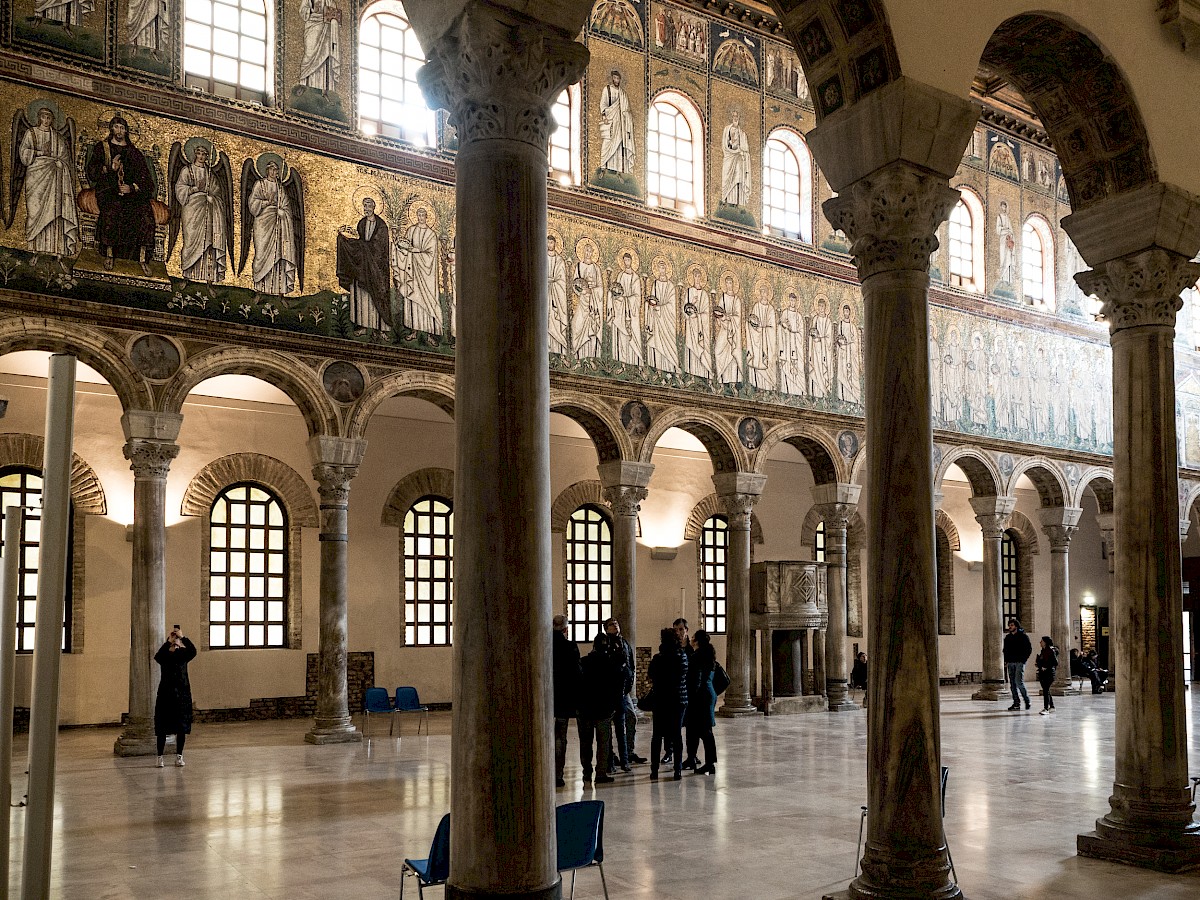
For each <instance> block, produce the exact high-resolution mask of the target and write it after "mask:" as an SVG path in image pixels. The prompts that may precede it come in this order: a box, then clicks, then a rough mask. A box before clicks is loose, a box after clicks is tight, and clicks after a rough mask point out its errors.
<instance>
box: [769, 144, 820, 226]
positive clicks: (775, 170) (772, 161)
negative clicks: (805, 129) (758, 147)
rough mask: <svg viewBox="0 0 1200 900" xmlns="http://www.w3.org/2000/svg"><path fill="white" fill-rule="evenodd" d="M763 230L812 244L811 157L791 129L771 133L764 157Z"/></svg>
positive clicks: (804, 145)
mask: <svg viewBox="0 0 1200 900" xmlns="http://www.w3.org/2000/svg"><path fill="white" fill-rule="evenodd" d="M763 229H764V233H768V234H775V235H779V236H780V237H788V238H795V239H796V240H800V241H804V243H806V244H811V243H812V154H810V153H809V152H808V146H807V145H806V144H805V143H804V139H803V138H801V137H800V135H798V134H796V132H794V131H792V130H791V129H789V128H777V129H775V130H774V131H772V132H771V134H770V136H769V137H768V138H767V146H766V151H765V152H764V153H763Z"/></svg>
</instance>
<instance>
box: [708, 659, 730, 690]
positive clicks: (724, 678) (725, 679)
mask: <svg viewBox="0 0 1200 900" xmlns="http://www.w3.org/2000/svg"><path fill="white" fill-rule="evenodd" d="M712 686H713V690H714V691H716V692H717V693H718V694H723V693H725V689H726V688H728V687H729V673H728V672H726V671H725V669H724V667H722V665H721V664H720V663H714V664H713V674H712Z"/></svg>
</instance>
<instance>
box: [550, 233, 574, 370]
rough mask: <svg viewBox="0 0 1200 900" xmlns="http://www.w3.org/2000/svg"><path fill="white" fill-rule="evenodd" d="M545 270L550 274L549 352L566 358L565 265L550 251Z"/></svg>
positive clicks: (567, 315)
mask: <svg viewBox="0 0 1200 900" xmlns="http://www.w3.org/2000/svg"><path fill="white" fill-rule="evenodd" d="M546 270H547V271H548V272H549V273H550V274H549V285H548V288H549V294H550V352H551V353H557V354H559V355H560V356H566V355H567V354H568V352H569V351H568V348H567V320H568V317H569V315H570V313H569V309H570V307H569V306H568V304H567V264H566V263H565V262H563V258H562V256H560V255H559V254H558V253H555V252H553V251H550V252H548V253H547V255H546Z"/></svg>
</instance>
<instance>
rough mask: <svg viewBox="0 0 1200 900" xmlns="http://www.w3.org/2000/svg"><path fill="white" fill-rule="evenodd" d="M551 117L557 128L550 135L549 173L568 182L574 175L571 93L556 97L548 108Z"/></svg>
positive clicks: (568, 91) (568, 90)
mask: <svg viewBox="0 0 1200 900" xmlns="http://www.w3.org/2000/svg"><path fill="white" fill-rule="evenodd" d="M550 113H551V115H553V116H554V122H555V124H556V125H557V127H556V128H555V129H554V131H552V132H551V133H550V172H551V174H552V175H555V176H557V177H565V178H566V179H567V180H568V181H570V180H571V179H572V178H573V177H574V174H573V172H572V166H571V131H572V126H573V125H574V119H573V117H572V110H571V91H570V89H567V90H565V91H563V92H562V93H561V94H559V95H558V99H557V100H555V101H554V106H552V107H551V108H550Z"/></svg>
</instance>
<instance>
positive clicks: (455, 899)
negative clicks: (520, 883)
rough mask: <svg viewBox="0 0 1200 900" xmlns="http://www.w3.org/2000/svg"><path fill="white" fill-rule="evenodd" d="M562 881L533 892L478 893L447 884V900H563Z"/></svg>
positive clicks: (489, 891)
mask: <svg viewBox="0 0 1200 900" xmlns="http://www.w3.org/2000/svg"><path fill="white" fill-rule="evenodd" d="M562 895H563V893H562V879H561V878H560V879H558V880H557V881H556V882H554V884H552V885H550V887H548V888H538V889H535V890H532V891H511V892H510V891H504V892H503V893H501V892H500V891H499V890H486V891H476V890H470V889H468V888H460V887H455V886H454V885H452V884H449V883H447V884H446V900H485V898H486V900H491V898H493V897H503V898H504V900H562Z"/></svg>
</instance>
